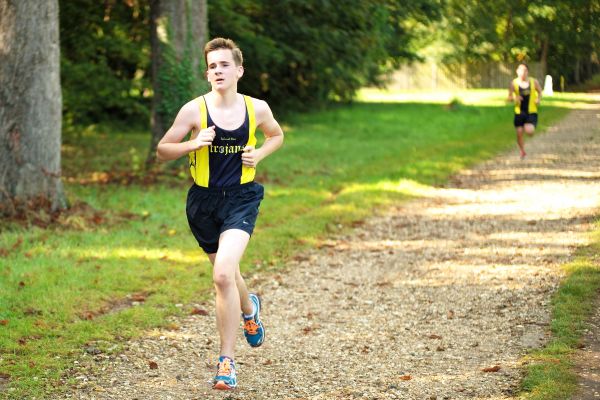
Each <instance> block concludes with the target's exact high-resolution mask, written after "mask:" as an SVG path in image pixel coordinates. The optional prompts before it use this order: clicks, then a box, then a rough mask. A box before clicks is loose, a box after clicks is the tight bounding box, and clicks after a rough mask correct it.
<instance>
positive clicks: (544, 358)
mask: <svg viewBox="0 0 600 400" xmlns="http://www.w3.org/2000/svg"><path fill="white" fill-rule="evenodd" d="M592 235H593V238H592V244H591V245H590V246H588V247H585V248H582V249H580V250H579V251H578V253H577V257H576V258H575V260H573V261H572V262H570V263H568V264H566V265H565V266H564V270H565V273H566V277H565V279H564V280H563V282H562V283H561V285H560V288H559V289H558V291H557V292H556V294H555V295H554V297H553V300H552V334H553V337H552V340H551V341H550V343H548V345H546V346H545V347H544V348H543V349H541V350H538V351H534V352H533V353H531V354H530V355H528V356H527V357H526V360H525V361H527V362H528V364H529V365H528V366H527V376H526V378H525V380H524V381H523V384H522V388H523V392H522V394H521V398H524V399H532V400H542V399H543V400H564V399H570V398H571V397H572V395H573V394H574V393H575V391H576V390H577V380H576V376H575V374H574V373H573V371H572V362H571V356H572V355H573V353H574V352H575V350H576V349H577V346H578V345H579V344H580V341H581V335H582V330H583V329H584V327H585V322H586V320H587V319H588V317H589V316H590V314H591V312H592V311H593V307H594V300H595V299H596V298H597V296H598V291H599V290H600V263H599V262H598V254H600V221H599V222H597V223H596V225H595V229H594V231H593V232H592Z"/></svg>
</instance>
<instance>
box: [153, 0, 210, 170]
mask: <svg viewBox="0 0 600 400" xmlns="http://www.w3.org/2000/svg"><path fill="white" fill-rule="evenodd" d="M206 21H207V6H206V0H193V1H192V0H151V1H150V27H151V44H152V87H153V91H154V97H153V99H152V120H151V123H152V140H151V143H150V152H149V154H148V158H147V164H149V165H150V164H153V163H154V162H155V161H156V160H155V158H156V155H155V150H156V145H157V144H158V141H159V140H160V138H161V137H162V135H163V134H164V133H165V131H166V130H167V129H168V127H169V125H170V124H171V121H172V120H173V119H174V118H175V114H176V113H177V111H178V110H179V108H180V107H181V106H182V105H183V104H184V103H185V102H186V101H189V100H191V99H192V98H193V97H195V96H197V95H199V90H201V89H202V88H205V87H206V85H205V84H204V82H205V81H204V79H202V76H203V71H204V52H203V45H204V42H205V41H206V37H207V23H206Z"/></svg>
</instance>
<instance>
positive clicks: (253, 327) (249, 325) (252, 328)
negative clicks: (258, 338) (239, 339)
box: [244, 319, 258, 335]
mask: <svg viewBox="0 0 600 400" xmlns="http://www.w3.org/2000/svg"><path fill="white" fill-rule="evenodd" d="M244 330H245V331H246V332H248V333H249V334H250V335H256V333H257V332H258V324H257V323H256V322H254V320H253V319H249V320H248V321H246V322H245V323H244Z"/></svg>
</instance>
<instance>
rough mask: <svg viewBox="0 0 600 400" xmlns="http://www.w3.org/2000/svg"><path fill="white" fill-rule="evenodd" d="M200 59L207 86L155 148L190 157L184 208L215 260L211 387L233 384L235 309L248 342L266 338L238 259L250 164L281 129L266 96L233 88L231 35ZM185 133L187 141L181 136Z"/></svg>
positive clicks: (274, 144)
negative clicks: (215, 356) (215, 343)
mask: <svg viewBox="0 0 600 400" xmlns="http://www.w3.org/2000/svg"><path fill="white" fill-rule="evenodd" d="M204 57H205V60H206V65H207V71H206V77H207V79H208V81H209V82H210V84H211V86H212V90H211V91H210V92H209V93H206V94H205V95H203V96H200V97H198V98H196V99H194V100H191V101H190V102H188V103H187V104H185V105H184V106H183V107H182V108H181V110H179V113H178V114H177V117H176V118H175V121H174V122H173V126H171V128H169V130H168V131H167V132H166V133H165V135H164V137H163V138H162V139H161V141H160V142H159V144H158V148H157V152H156V153H157V157H158V159H159V160H162V161H167V160H175V159H177V158H179V157H181V156H184V155H189V160H190V163H189V165H190V172H191V174H192V177H193V178H194V184H193V185H192V187H191V188H190V190H189V192H188V197H187V207H186V213H187V218H188V222H189V225H190V228H191V230H192V233H193V235H194V237H195V238H196V240H197V241H198V244H199V245H200V247H202V249H203V250H204V251H205V252H206V254H207V255H208V258H209V260H210V262H211V263H212V264H213V280H214V284H215V290H216V314H217V329H218V331H219V338H220V357H219V362H218V365H217V374H216V376H215V378H214V386H213V387H214V388H215V389H222V390H227V389H233V388H235V387H236V385H237V378H236V372H235V363H234V355H235V354H234V353H235V340H236V334H237V329H238V327H239V323H240V309H241V312H242V314H243V319H244V335H245V337H246V340H247V341H248V343H249V344H250V346H253V347H258V346H260V345H261V344H262V343H263V341H264V338H265V328H264V326H263V324H262V322H261V320H260V309H261V301H260V299H259V298H258V296H257V295H255V294H249V293H248V289H247V288H246V284H245V283H244V279H243V278H242V276H241V274H240V267H239V262H240V260H241V258H242V256H243V254H244V251H245V249H246V246H247V245H248V241H249V240H250V235H251V234H252V231H253V229H254V224H255V222H256V218H257V216H258V208H259V205H260V202H261V200H262V198H263V194H264V190H263V187H262V186H261V185H260V184H259V183H256V182H254V175H255V172H256V166H257V165H258V163H259V162H260V161H261V160H263V159H264V158H265V157H267V156H268V155H269V154H271V153H273V152H274V151H275V150H277V149H278V148H279V147H280V146H281V145H282V143H283V132H282V130H281V127H280V126H279V124H278V123H277V121H276V120H275V118H273V114H272V113H271V109H270V108H269V106H268V105H267V103H266V102H264V101H262V100H258V99H254V98H252V97H249V96H245V95H242V94H239V93H238V92H237V82H238V80H239V79H240V78H241V77H242V75H243V74H244V67H243V66H242V62H243V57H242V52H241V50H240V49H239V48H238V47H237V45H236V44H235V43H234V42H233V41H232V40H229V39H223V38H216V39H213V40H211V41H210V42H208V43H207V44H206V46H205V48H204ZM256 128H259V129H260V130H261V131H262V132H263V133H264V135H265V138H266V139H265V142H264V143H263V145H262V146H261V147H260V148H255V145H256V137H255V129H256ZM190 131H191V132H192V134H191V138H190V140H188V141H183V142H182V140H183V138H184V137H185V136H186V135H187V134H188V133H189V132H190Z"/></svg>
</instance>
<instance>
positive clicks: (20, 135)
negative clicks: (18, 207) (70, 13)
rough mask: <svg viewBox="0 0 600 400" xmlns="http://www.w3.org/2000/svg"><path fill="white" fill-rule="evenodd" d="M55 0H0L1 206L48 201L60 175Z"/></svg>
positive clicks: (56, 200)
mask: <svg viewBox="0 0 600 400" xmlns="http://www.w3.org/2000/svg"><path fill="white" fill-rule="evenodd" d="M58 21H59V19H58V0H44V1H37V0H0V207H2V209H4V212H9V213H10V212H14V211H15V209H14V205H15V203H16V202H23V201H28V200H32V199H42V200H49V201H50V203H51V205H52V208H53V209H58V208H64V207H66V201H65V196H64V192H63V187H62V182H61V179H60V175H61V172H60V145H61V122H62V121H61V119H62V96H61V88H60V46H59V29H58V28H59V27H58Z"/></svg>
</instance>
